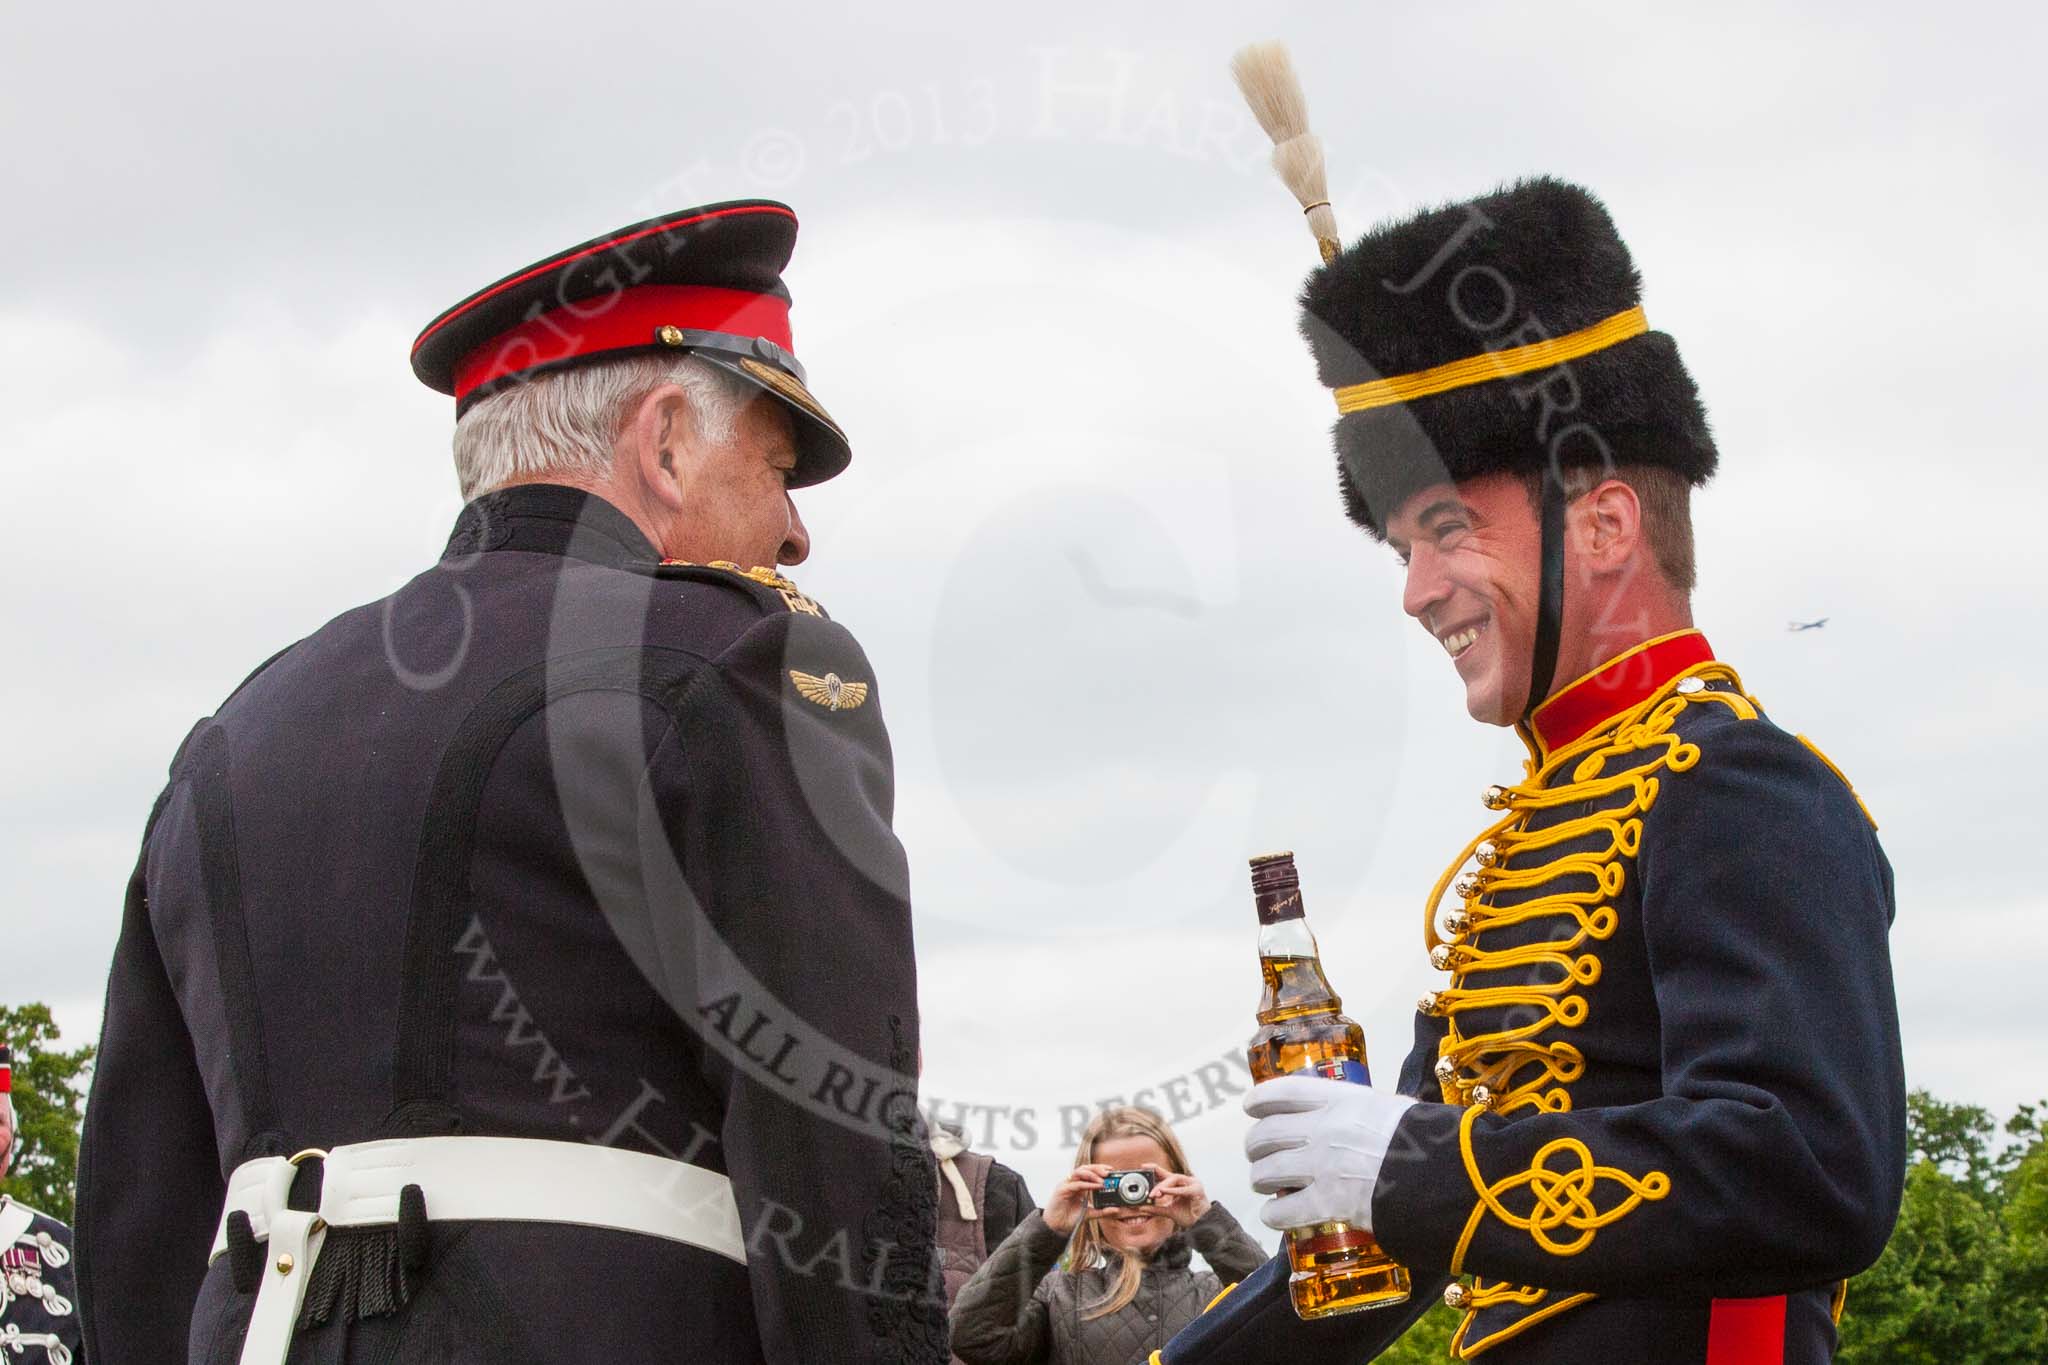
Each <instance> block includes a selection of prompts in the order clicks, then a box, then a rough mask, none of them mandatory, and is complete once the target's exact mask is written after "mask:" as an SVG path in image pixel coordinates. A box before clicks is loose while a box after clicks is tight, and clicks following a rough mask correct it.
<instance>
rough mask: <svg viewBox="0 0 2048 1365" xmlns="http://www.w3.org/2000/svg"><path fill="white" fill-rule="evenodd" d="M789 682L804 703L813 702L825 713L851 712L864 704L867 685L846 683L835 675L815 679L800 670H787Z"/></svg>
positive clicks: (830, 674) (828, 674)
mask: <svg viewBox="0 0 2048 1365" xmlns="http://www.w3.org/2000/svg"><path fill="white" fill-rule="evenodd" d="M789 680H790V681H791V682H793V683H795V684H796V690H797V692H798V693H799V694H800V695H801V696H802V697H803V699H804V700H805V701H814V702H816V703H817V704H818V705H820V706H822V707H824V708H825V709H826V710H827V711H852V710H856V709H857V708H859V707H861V706H863V705H865V704H866V702H867V699H868V685H867V684H866V683H864V682H848V681H846V680H845V679H844V678H842V677H840V676H839V675H838V674H837V673H827V674H826V675H825V676H824V677H822V678H820V677H816V676H814V675H812V674H809V673H806V672H804V671H803V670H801V669H796V668H792V669H790V670H789Z"/></svg>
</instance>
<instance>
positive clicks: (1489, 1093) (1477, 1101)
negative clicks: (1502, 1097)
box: [1472, 1085, 1493, 1109]
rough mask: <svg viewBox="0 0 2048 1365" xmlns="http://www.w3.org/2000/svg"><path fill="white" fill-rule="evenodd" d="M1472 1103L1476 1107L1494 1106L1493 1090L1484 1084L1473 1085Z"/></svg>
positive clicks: (1488, 1107) (1486, 1107)
mask: <svg viewBox="0 0 2048 1365" xmlns="http://www.w3.org/2000/svg"><path fill="white" fill-rule="evenodd" d="M1472 1105H1473V1107H1474V1108H1475V1109H1491V1108H1493V1090H1492V1089H1491V1087H1488V1086H1484V1085H1475V1086H1473V1087H1472Z"/></svg>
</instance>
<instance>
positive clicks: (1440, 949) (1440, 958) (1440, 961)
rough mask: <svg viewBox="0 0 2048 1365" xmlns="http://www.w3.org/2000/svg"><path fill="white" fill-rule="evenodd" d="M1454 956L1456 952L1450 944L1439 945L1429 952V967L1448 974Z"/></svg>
mask: <svg viewBox="0 0 2048 1365" xmlns="http://www.w3.org/2000/svg"><path fill="white" fill-rule="evenodd" d="M1454 954H1455V950H1454V949H1453V948H1452V947H1451V945H1450V944H1448V943H1439V944H1437V945H1436V947H1434V948H1431V949H1430V950H1429V965H1430V966H1432V967H1434V968H1436V969H1437V970H1438V971H1440V972H1447V971H1449V970H1450V969H1451V962H1452V959H1453V957H1454Z"/></svg>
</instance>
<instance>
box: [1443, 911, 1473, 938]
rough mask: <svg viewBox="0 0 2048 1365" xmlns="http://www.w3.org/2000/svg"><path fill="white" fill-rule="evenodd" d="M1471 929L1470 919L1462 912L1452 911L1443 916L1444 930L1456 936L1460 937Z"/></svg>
mask: <svg viewBox="0 0 2048 1365" xmlns="http://www.w3.org/2000/svg"><path fill="white" fill-rule="evenodd" d="M1471 927H1472V917H1471V916H1470V915H1468V914H1466V913H1465V912H1464V911H1463V910H1453V911H1451V913H1450V914H1448V915H1445V916H1444V928H1446V929H1448V930H1450V931H1451V933H1453V934H1456V935H1462V934H1463V933H1464V932H1465V931H1466V930H1467V929H1470V928H1471Z"/></svg>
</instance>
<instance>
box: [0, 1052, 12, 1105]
mask: <svg viewBox="0 0 2048 1365" xmlns="http://www.w3.org/2000/svg"><path fill="white" fill-rule="evenodd" d="M12 1089H14V1049H13V1048H10V1047H5V1046H0V1095H5V1094H6V1093H7V1092H9V1091H10V1090H12Z"/></svg>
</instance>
